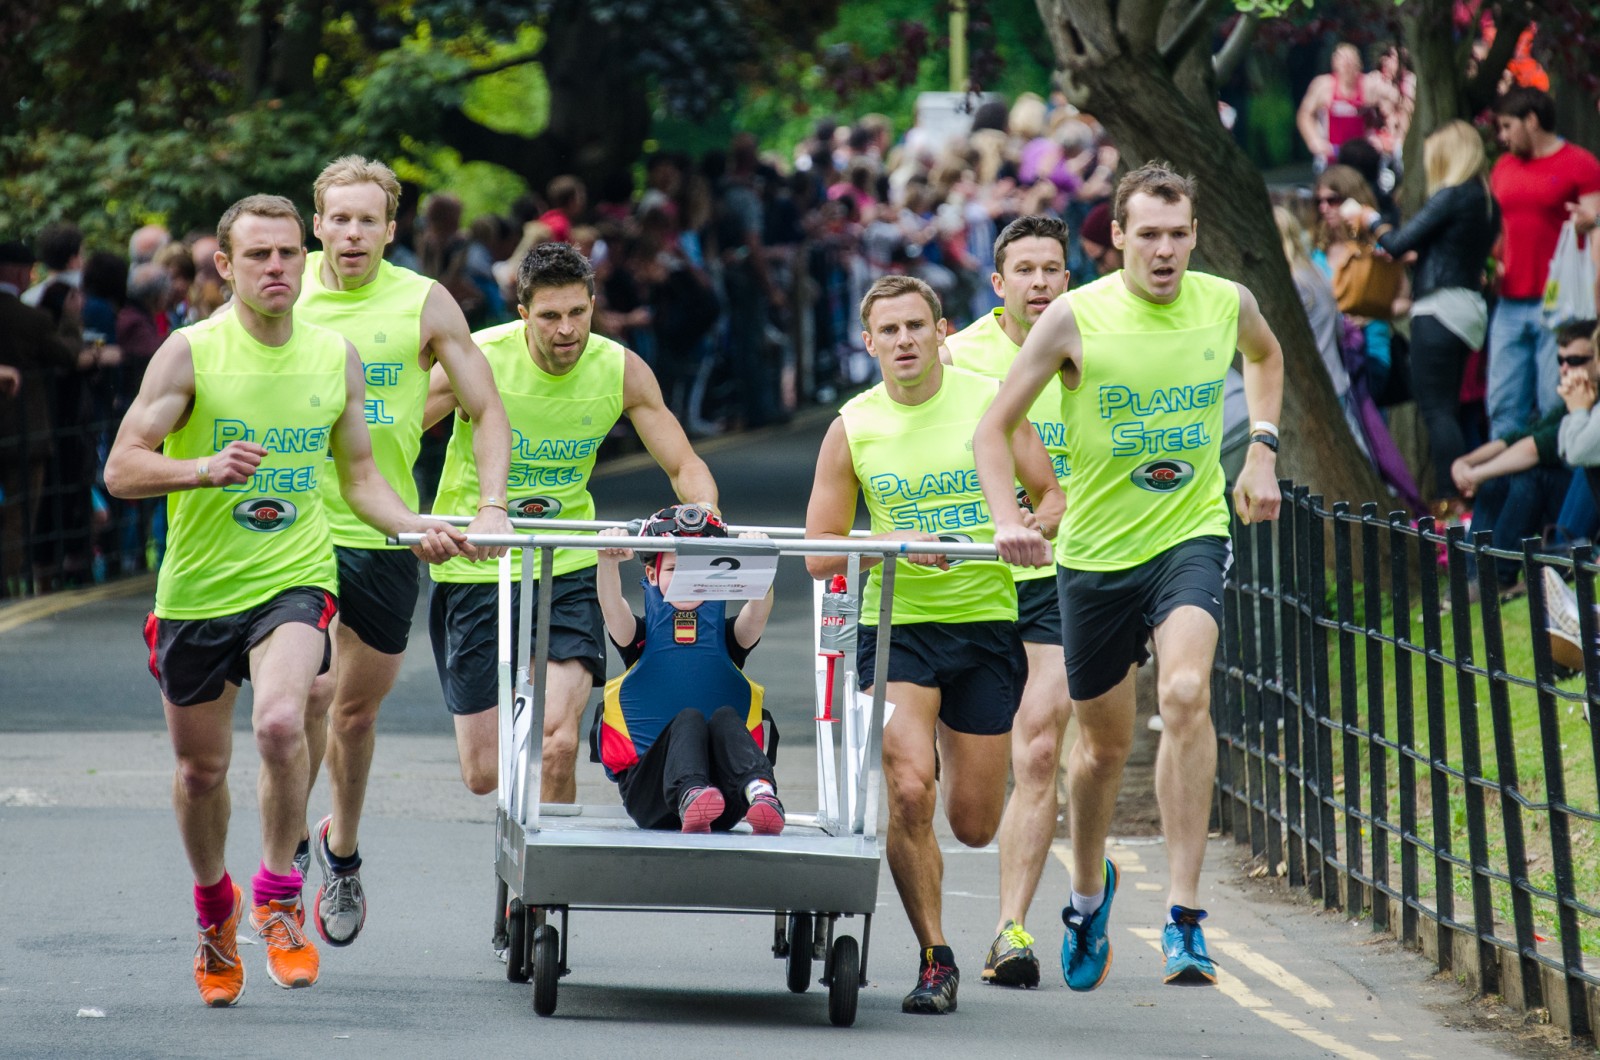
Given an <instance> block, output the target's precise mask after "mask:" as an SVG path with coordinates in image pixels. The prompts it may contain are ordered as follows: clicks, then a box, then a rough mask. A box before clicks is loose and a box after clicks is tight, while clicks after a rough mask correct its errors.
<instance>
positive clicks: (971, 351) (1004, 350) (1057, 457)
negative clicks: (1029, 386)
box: [944, 309, 1072, 581]
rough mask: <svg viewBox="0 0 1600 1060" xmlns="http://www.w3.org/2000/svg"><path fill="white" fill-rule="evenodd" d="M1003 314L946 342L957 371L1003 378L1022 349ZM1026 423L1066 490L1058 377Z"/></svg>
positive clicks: (1023, 572) (1026, 571) (1036, 574)
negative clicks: (1002, 319) (1006, 327)
mask: <svg viewBox="0 0 1600 1060" xmlns="http://www.w3.org/2000/svg"><path fill="white" fill-rule="evenodd" d="M1004 312H1005V310H1004V309H996V310H994V311H993V312H992V313H988V314H986V315H984V316H982V317H979V318H978V319H977V320H975V321H973V322H972V323H971V324H969V325H967V326H966V327H964V328H962V329H961V330H960V331H958V332H956V333H955V334H954V335H951V336H949V337H948V338H946V339H945V341H944V345H945V349H947V350H949V351H950V359H951V360H952V361H954V362H955V366H956V367H957V368H964V369H966V370H967V371H969V372H977V373H978V374H979V375H985V376H988V377H989V378H990V379H997V380H1004V379H1005V377H1006V373H1007V372H1009V371H1010V370H1011V363H1012V362H1013V361H1015V360H1016V359H1017V352H1018V351H1019V350H1020V349H1021V348H1022V347H1020V346H1018V345H1017V344H1016V343H1014V342H1012V341H1011V336H1010V335H1007V334H1006V333H1005V330H1004V329H1003V328H1001V326H1000V317H1001V314H1003V313H1004ZM1028 422H1029V423H1031V424H1033V429H1034V430H1035V431H1037V432H1038V434H1039V440H1040V441H1041V442H1043V443H1044V448H1045V452H1047V453H1049V454H1050V463H1051V465H1052V466H1053V467H1054V468H1055V472H1056V481H1057V482H1059V483H1061V488H1062V489H1063V490H1065V489H1066V488H1067V476H1068V475H1070V474H1071V473H1072V466H1071V464H1070V463H1068V461H1067V425H1066V424H1064V423H1062V422H1061V377H1060V376H1056V377H1054V378H1052V379H1051V380H1050V382H1048V383H1046V384H1045V387H1044V389H1043V390H1041V391H1040V392H1039V396H1038V397H1037V398H1036V399H1035V400H1034V402H1033V406H1032V407H1031V408H1029V409H1028ZM1055 573H1056V572H1055V568H1054V567H1049V566H1046V567H1012V568H1011V576H1012V577H1013V578H1015V579H1016V580H1017V581H1032V580H1033V579H1035V578H1053V577H1055Z"/></svg>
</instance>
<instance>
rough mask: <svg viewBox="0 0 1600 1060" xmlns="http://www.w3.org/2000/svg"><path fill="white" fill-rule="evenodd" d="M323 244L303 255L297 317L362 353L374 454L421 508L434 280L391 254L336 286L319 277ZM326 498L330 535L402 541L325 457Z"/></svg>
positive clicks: (352, 541)
mask: <svg viewBox="0 0 1600 1060" xmlns="http://www.w3.org/2000/svg"><path fill="white" fill-rule="evenodd" d="M322 260H323V256H322V252H321V251H315V252H313V253H311V254H308V255H306V272H305V283H304V286H303V288H302V289H301V292H300V301H298V302H296V303H295V307H294V315H295V319H296V320H299V321H305V322H306V323H310V324H317V325H320V326H321V327H325V328H331V329H333V330H334V331H337V332H338V333H339V334H341V335H343V336H344V337H345V338H347V339H349V340H350V342H351V343H352V344H353V345H354V346H355V348H356V352H357V353H359V354H360V355H361V363H362V365H363V366H364V369H365V374H366V383H367V397H366V414H367V430H368V432H369V433H371V435H372V459H373V462H374V463H376V464H377V465H378V471H379V473H380V474H382V475H383V477H384V478H385V479H386V480H387V481H388V483H389V485H391V486H393V487H394V490H395V492H396V493H398V494H400V499H401V500H403V501H405V502H406V507H408V508H410V509H411V510H412V511H416V510H417V483H416V480H415V479H413V478H412V477H411V465H412V464H414V463H416V461H417V453H418V452H419V451H420V450H421V449H422V408H423V405H425V404H426V403H427V400H428V372H427V371H426V370H425V369H423V367H422V365H421V363H420V360H419V357H420V351H421V345H422V306H423V303H424V302H426V301H427V300H428V292H429V291H431V290H432V289H433V281H432V280H430V279H428V278H427V277H426V276H419V275H418V274H417V273H414V272H412V271H411V270H409V269H402V268H400V267H398V266H395V265H391V264H389V263H388V262H387V261H385V262H383V263H382V264H380V265H379V266H378V274H377V275H376V276H374V277H373V278H372V280H371V282H369V283H368V284H366V285H365V286H363V287H358V288H356V289H355V290H353V291H339V290H333V289H331V288H328V287H324V286H323V284H322ZM322 501H323V503H324V504H325V505H327V508H328V524H329V526H330V527H331V528H332V531H333V543H334V544H336V545H342V546H345V547H347V548H399V547H400V546H398V545H389V544H387V543H386V542H385V541H384V536H383V535H382V534H380V533H378V531H376V530H374V529H373V528H372V527H370V526H368V525H367V524H366V523H364V522H362V521H361V520H360V519H358V518H357V517H356V513H355V512H353V511H351V510H350V506H349V505H348V504H346V503H345V502H344V498H343V497H341V496H340V495H339V476H338V473H337V472H336V471H335V470H334V466H333V461H332V460H330V461H328V467H327V471H326V473H325V474H324V475H323V476H322Z"/></svg>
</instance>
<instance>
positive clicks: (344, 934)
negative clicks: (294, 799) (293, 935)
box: [312, 816, 367, 946]
mask: <svg viewBox="0 0 1600 1060" xmlns="http://www.w3.org/2000/svg"><path fill="white" fill-rule="evenodd" d="M332 823H333V817H332V816H328V817H324V818H323V819H322V822H321V823H320V824H318V825H317V834H316V842H315V848H316V852H317V868H318V869H320V870H321V871H322V883H321V885H320V886H318V887H317V899H316V901H315V902H314V903H313V904H312V911H313V913H314V915H315V918H316V921H317V934H319V935H321V936H322V938H323V940H324V941H326V942H327V943H328V945H330V946H348V945H350V943H352V942H354V941H355V940H356V936H357V935H359V934H361V927H362V925H363V924H365V923H366V922H367V894H366V892H365V891H364V890H362V888H361V868H360V864H359V862H358V863H357V867H356V868H353V869H350V870H348V871H345V872H339V871H336V870H335V869H334V867H333V863H332V862H331V861H330V860H329V859H328V826H329V825H331V824H332Z"/></svg>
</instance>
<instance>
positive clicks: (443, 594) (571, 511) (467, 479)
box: [425, 243, 717, 802]
mask: <svg viewBox="0 0 1600 1060" xmlns="http://www.w3.org/2000/svg"><path fill="white" fill-rule="evenodd" d="M517 301H518V307H517V308H518V313H519V314H520V316H521V318H522V319H521V321H518V322H513V323H510V324H503V325H499V326H497V327H492V328H487V329H485V330H483V331H480V332H478V333H477V334H476V335H475V336H474V338H475V339H476V340H477V342H478V344H479V345H480V346H481V347H482V348H483V352H484V355H485V356H486V357H487V358H488V359H489V366H490V368H491V369H492V370H493V371H494V377H495V385H496V387H497V388H498V389H499V391H500V393H501V398H502V400H503V401H504V402H505V406H506V409H507V412H508V414H509V416H510V419H511V427H512V442H513V444H512V454H511V470H510V474H509V476H508V483H509V485H508V490H509V492H508V494H507V496H508V497H509V498H510V504H511V508H512V511H513V513H514V514H516V515H518V516H523V517H533V516H539V515H544V516H547V517H562V518H569V519H585V518H593V517H594V499H593V498H592V497H591V496H590V495H589V489H588V482H589V475H590V473H591V472H592V471H593V469H594V463H595V456H596V453H597V452H598V450H599V447H600V443H601V442H602V441H603V440H604V439H605V437H606V435H607V434H609V433H610V431H611V428H612V427H613V426H614V425H615V424H616V422H617V420H618V419H619V418H620V417H622V416H627V417H628V419H629V420H631V421H632V423H633V426H634V429H635V430H636V431H638V433H639V437H640V439H641V440H643V442H644V444H645V446H646V447H647V448H648V449H649V450H650V452H651V453H652V454H653V455H654V456H655V458H656V461H657V462H658V463H659V464H660V465H661V469H662V470H663V471H665V472H666V473H667V477H668V479H669V480H670V483H671V489H672V492H673V493H674V494H675V495H676V496H677V498H678V499H679V500H680V501H684V502H690V503H699V504H705V505H707V506H709V507H712V508H715V506H716V503H717V486H716V482H715V481H714V480H713V479H712V477H711V472H710V470H709V469H708V468H707V467H706V465H705V461H703V460H701V459H700V458H699V457H698V456H696V455H695V452H694V449H693V447H692V446H690V444H689V439H688V437H687V436H686V435H685V434H684V433H683V428H682V427H681V426H679V424H678V420H677V418H676V417H674V416H673V414H672V412H671V411H670V410H669V409H668V408H667V406H666V404H665V403H664V402H663V400H662V397H661V387H660V386H659V385H658V384H657V383H656V378H655V375H654V374H653V373H652V372H651V371H650V367H649V366H648V365H646V364H645V363H644V361H643V360H642V359H641V358H640V357H639V355H638V354H636V353H634V352H633V351H631V350H628V349H625V348H623V347H622V346H620V345H618V344H617V343H615V342H612V341H611V340H610V339H607V338H605V337H603V336H600V335H595V334H593V333H591V331H590V330H589V325H590V320H591V317H592V316H593V313H594V270H593V268H592V267H591V266H590V264H589V262H588V259H586V258H585V257H584V256H583V255H582V254H580V253H578V252H577V251H576V250H574V249H573V248H572V247H571V246H569V245H568V244H566V243H543V244H540V245H539V246H537V247H535V248H534V249H533V250H532V251H530V252H529V253H528V256H527V257H526V258H524V259H523V261H522V263H521V265H520V267H519V269H518V274H517ZM455 407H456V402H455V398H454V396H453V395H452V393H451V391H450V387H449V384H448V382H447V381H446V380H445V378H444V374H443V372H442V371H440V370H439V369H437V368H436V369H435V370H434V373H433V385H432V389H431V391H430V394H429V398H428V407H427V412H426V415H425V418H426V420H427V422H429V423H432V422H434V421H436V420H438V419H440V418H442V417H443V416H445V415H446V414H448V413H449V412H450V411H451V410H452V409H454V408H455ZM475 430H476V425H475V424H474V423H473V422H472V421H471V419H470V418H469V417H464V416H461V415H457V416H456V417H455V420H454V426H453V433H452V435H451V438H450V447H449V449H448V451H447V453H446V456H445V467H444V473H443V474H442V475H441V477H440V484H439V499H438V500H437V502H436V504H435V507H436V508H439V509H441V510H442V509H443V508H445V507H447V506H453V505H456V504H458V503H461V501H460V500H459V499H460V498H470V497H471V496H473V495H474V493H475V492H476V490H477V489H478V478H477V471H476V467H475V465H474V463H473V457H472V454H473V450H474V432H475ZM521 559H522V557H520V556H519V557H517V563H518V568H517V569H518V570H519V571H520V569H521V568H520V563H521ZM528 559H529V561H530V562H535V563H537V562H538V556H537V553H532V554H530V555H529V556H528ZM594 565H595V554H594V552H593V551H590V550H587V549H584V550H577V551H567V552H558V553H557V554H556V557H555V577H554V578H553V580H552V581H553V584H552V586H551V587H550V588H551V591H552V598H551V641H550V645H551V647H550V660H551V661H550V666H549V669H548V671H547V681H548V684H547V685H546V693H545V733H544V759H543V772H542V787H543V794H542V797H543V799H544V801H545V802H572V801H573V800H574V799H575V798H576V797H577V782H576V778H575V772H574V771H575V768H576V763H577V751H578V723H579V721H580V719H581V714H582V711H583V707H584V704H585V703H587V702H588V698H589V692H590V689H591V688H594V687H600V686H603V685H604V684H605V649H604V643H605V642H604V640H603V639H602V638H603V637H604V636H605V633H604V628H603V623H602V619H601V617H600V604H599V598H598V597H597V596H596V594H595V582H594ZM495 577H496V575H495V565H494V564H493V563H465V562H460V563H454V564H447V565H446V566H445V567H442V568H440V569H439V570H438V571H436V572H435V577H434V587H433V594H432V598H431V600H430V601H429V611H428V621H429V632H430V635H431V637H432V640H433V650H434V661H435V664H436V666H437V668H438V671H439V680H440V683H441V684H442V685H443V687H444V693H445V705H446V706H447V707H448V708H449V710H450V712H451V714H452V715H453V717H454V719H455V727H456V750H457V752H458V754H459V755H460V759H461V776H462V779H463V780H464V781H465V782H466V784H467V787H468V788H470V789H471V790H472V791H474V792H476V793H478V794H486V793H488V792H490V791H493V790H494V788H495V784H496V781H497V774H498V768H499V761H498V758H497V755H496V751H495V748H496V741H497V738H498V732H497V726H496V720H495V712H494V709H493V708H494V707H495V705H496V703H497V694H496V688H497V682H496V672H497V662H496V647H495V636H496V632H495V631H496V628H497V617H496V610H495V592H496V589H495ZM541 591H543V587H542V586H541ZM513 635H514V634H513Z"/></svg>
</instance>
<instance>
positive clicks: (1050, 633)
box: [1017, 568, 1061, 644]
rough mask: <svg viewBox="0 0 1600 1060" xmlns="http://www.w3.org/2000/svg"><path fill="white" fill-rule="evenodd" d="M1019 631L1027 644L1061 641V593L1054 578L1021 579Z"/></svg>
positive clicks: (1018, 592)
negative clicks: (1057, 590) (1057, 591)
mask: <svg viewBox="0 0 1600 1060" xmlns="http://www.w3.org/2000/svg"><path fill="white" fill-rule="evenodd" d="M1057 569H1059V568H1057ZM1017 633H1018V634H1019V635H1020V636H1021V637H1022V640H1023V642H1024V643H1026V644H1060V643H1061V597H1060V596H1059V595H1058V594H1057V593H1056V580H1055V579H1054V578H1029V579H1028V580H1027V581H1019V582H1017Z"/></svg>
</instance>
